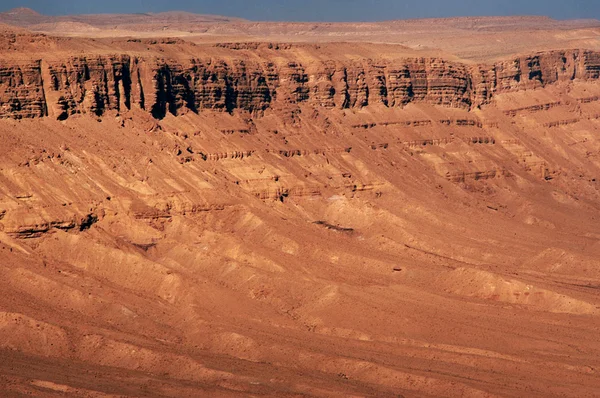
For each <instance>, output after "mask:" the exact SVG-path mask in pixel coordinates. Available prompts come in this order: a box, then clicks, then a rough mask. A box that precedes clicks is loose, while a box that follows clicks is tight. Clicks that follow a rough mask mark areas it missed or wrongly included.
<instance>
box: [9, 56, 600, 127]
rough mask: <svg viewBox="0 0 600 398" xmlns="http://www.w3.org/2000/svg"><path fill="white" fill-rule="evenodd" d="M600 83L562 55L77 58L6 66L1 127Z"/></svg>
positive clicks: (488, 96) (590, 65) (465, 104)
mask: <svg viewBox="0 0 600 398" xmlns="http://www.w3.org/2000/svg"><path fill="white" fill-rule="evenodd" d="M599 77H600V53H596V52H590V51H554V52H548V53H543V54H538V55H533V56H529V57H520V58H516V59H512V60H508V61H502V62H497V63H495V64H493V65H477V66H468V65H464V64H461V63H457V62H449V61H445V60H442V59H435V58H433V59H432V58H415V59H405V60H403V61H399V62H390V61H372V60H365V61H348V62H346V63H342V62H336V61H323V62H318V63H312V64H310V65H303V64H301V63H299V62H290V61H287V62H284V63H280V64H275V63H273V62H261V61H255V60H253V61H250V60H234V61H230V62H226V61H225V60H219V59H207V60H202V59H190V60H187V61H185V62H179V61H173V60H165V59H157V58H152V59H144V58H139V57H133V56H129V55H114V56H94V57H71V58H69V59H66V60H64V61H51V62H50V61H48V62H46V61H44V60H41V61H32V62H29V63H16V62H15V63H11V62H8V61H5V62H4V64H3V65H0V117H9V118H23V117H43V116H47V115H49V116H54V117H56V118H58V119H66V118H68V117H69V116H70V115H73V114H77V113H92V114H95V115H98V116H99V115H102V114H103V113H105V112H107V111H116V112H119V111H124V110H127V109H131V108H133V107H137V108H140V109H143V110H146V111H147V112H149V113H151V114H152V116H153V117H155V118H157V119H161V118H163V117H164V116H165V115H167V114H168V113H171V114H174V115H177V114H181V113H184V112H190V111H191V112H201V111H203V110H219V111H227V112H233V111H235V110H243V111H248V112H252V113H257V112H258V113H260V112H262V111H264V110H266V109H268V108H283V107H288V106H294V105H296V104H301V103H306V104H310V105H313V106H319V107H326V108H342V109H344V108H361V107H365V106H369V105H372V104H383V105H385V106H388V107H401V106H404V105H406V104H408V103H410V102H426V103H431V104H436V105H442V106H450V107H457V108H465V109H470V108H473V107H477V106H480V105H483V104H486V103H489V102H490V101H491V100H492V98H493V96H494V94H496V93H501V92H508V91H517V90H522V89H531V88H537V87H543V86H546V85H548V84H553V83H556V82H559V81H567V80H573V79H582V80H593V79H598V78H599Z"/></svg>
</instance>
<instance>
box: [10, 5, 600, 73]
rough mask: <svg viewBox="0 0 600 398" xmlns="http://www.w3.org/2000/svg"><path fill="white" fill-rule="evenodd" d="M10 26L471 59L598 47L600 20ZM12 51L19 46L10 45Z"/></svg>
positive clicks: (105, 19) (215, 19)
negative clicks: (374, 47)
mask: <svg viewBox="0 0 600 398" xmlns="http://www.w3.org/2000/svg"><path fill="white" fill-rule="evenodd" d="M11 31H12V32H13V33H14V32H18V33H20V34H24V32H25V31H27V32H31V33H32V34H44V35H47V36H60V37H70V38H88V39H103V40H106V39H117V38H123V39H126V38H129V39H130V38H140V39H148V38H166V37H169V38H177V39H180V40H184V41H185V42H189V43H192V44H215V43H243V42H270V43H318V44H325V43H342V42H343V43H376V44H386V45H397V46H399V47H398V49H396V50H393V51H392V50H390V47H389V46H388V47H386V51H391V52H392V53H394V52H396V53H397V52H398V51H400V49H403V50H410V51H408V53H407V55H412V53H413V52H416V53H418V54H422V55H423V56H432V55H434V56H443V57H445V58H451V59H462V60H465V61H475V62H479V61H489V60H493V59H498V58H503V57H505V56H507V55H512V54H517V53H531V52H535V51H548V50H555V49H570V48H585V49H591V50H597V49H600V21H598V20H593V19H585V20H564V21H557V20H554V19H551V18H548V17H542V16H519V17H463V18H446V19H439V18H438V19H413V20H395V21H383V22H337V23H325V22H323V23H314V22H253V21H248V20H243V19H239V18H230V17H224V16H215V15H204V14H192V13H187V12H175V11H173V12H166V13H156V14H155V13H144V14H126V15H111V14H99V15H74V16H46V15H41V14H39V13H37V12H35V11H33V10H30V9H24V8H19V9H14V10H10V11H7V12H3V13H0V34H1V33H6V32H11ZM524 37H527V40H523V38H524ZM82 46H83V47H85V46H84V45H83V44H82ZM13 50H14V51H19V50H20V49H19V48H18V46H17V47H15V46H13ZM57 50H60V49H57ZM82 50H86V48H82Z"/></svg>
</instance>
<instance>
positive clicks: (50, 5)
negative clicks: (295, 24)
mask: <svg viewBox="0 0 600 398" xmlns="http://www.w3.org/2000/svg"><path fill="white" fill-rule="evenodd" d="M15 7H29V8H33V9H34V10H36V11H38V12H41V13H43V14H49V15H63V14H86V13H136V12H161V11H172V10H181V11H190V12H197V13H202V14H220V15H227V16H236V17H242V18H247V19H251V20H286V21H378V20H390V19H406V18H427V17H448V16H472V15H547V16H551V17H553V18H556V19H570V18H597V19H600V0H491V1H490V0H410V1H406V0H293V1H287V0H255V1H252V0H167V1H165V0H99V1H94V0H0V11H6V10H8V9H11V8H15Z"/></svg>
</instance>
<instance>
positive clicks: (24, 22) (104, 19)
mask: <svg viewBox="0 0 600 398" xmlns="http://www.w3.org/2000/svg"><path fill="white" fill-rule="evenodd" d="M116 16H118V17H119V18H118V24H120V25H122V24H169V23H175V22H176V23H190V24H194V23H229V22H246V20H244V19H242V18H234V17H227V16H222V15H209V14H195V13H191V12H186V11H168V12H161V13H136V14H89V15H64V16H50V15H43V14H40V13H38V12H37V11H35V10H32V9H30V8H25V7H20V8H14V9H12V10H8V11H5V12H2V13H0V23H5V24H9V25H14V26H20V27H32V26H34V25H38V24H53V23H61V22H63V23H64V22H78V23H86V24H89V25H91V26H94V27H98V28H101V27H104V26H110V25H115V24H116V23H115V17H116Z"/></svg>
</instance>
